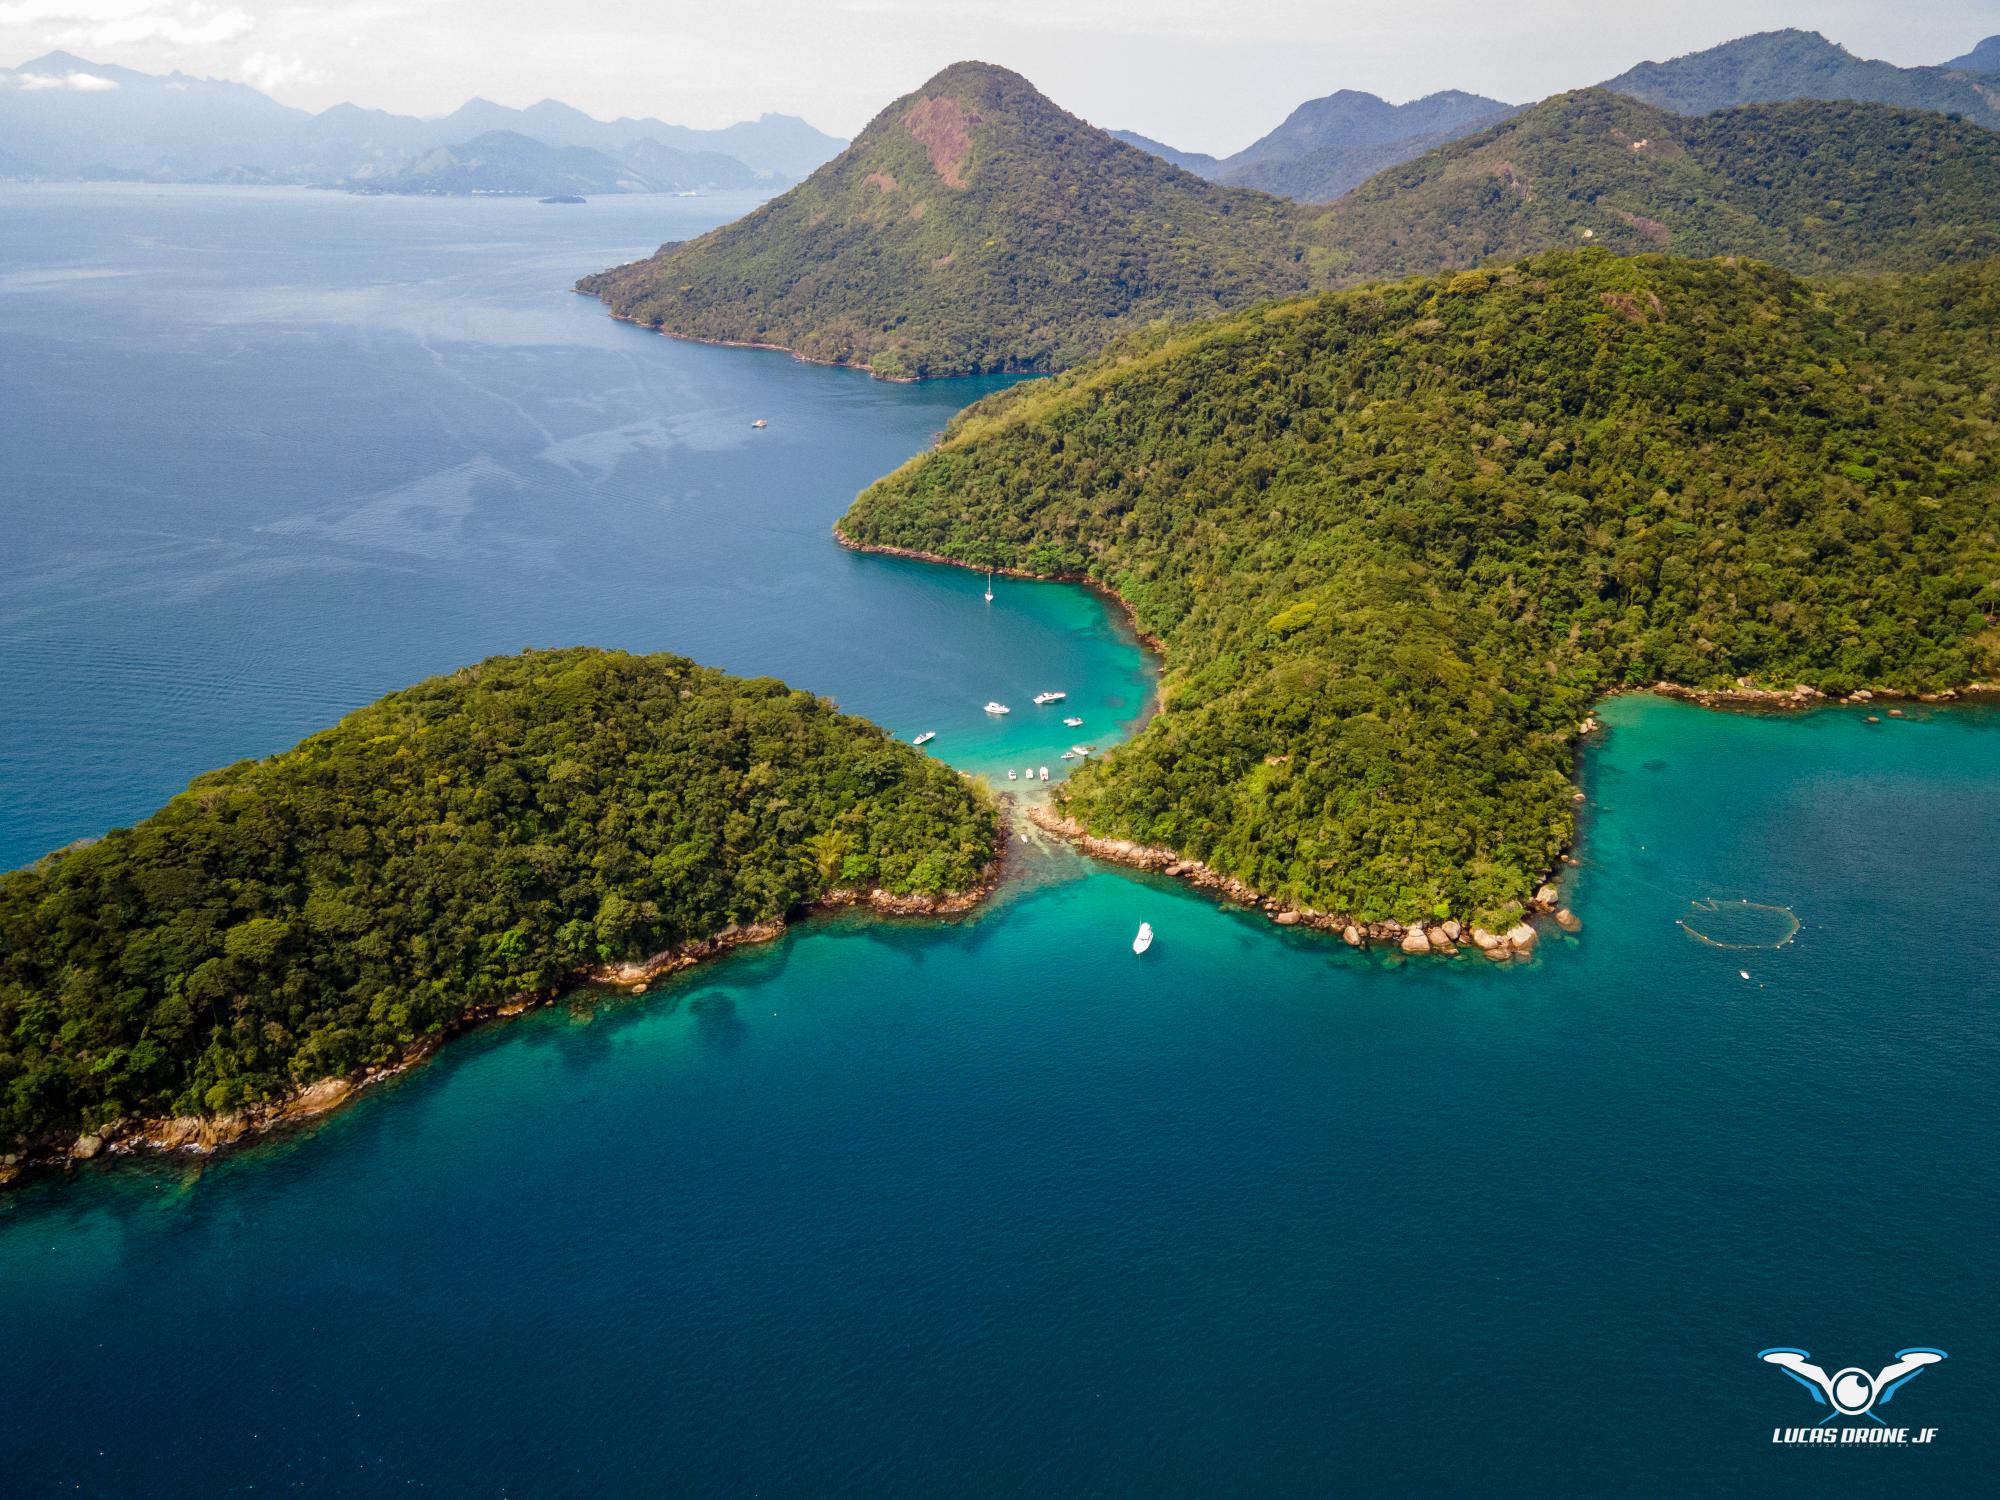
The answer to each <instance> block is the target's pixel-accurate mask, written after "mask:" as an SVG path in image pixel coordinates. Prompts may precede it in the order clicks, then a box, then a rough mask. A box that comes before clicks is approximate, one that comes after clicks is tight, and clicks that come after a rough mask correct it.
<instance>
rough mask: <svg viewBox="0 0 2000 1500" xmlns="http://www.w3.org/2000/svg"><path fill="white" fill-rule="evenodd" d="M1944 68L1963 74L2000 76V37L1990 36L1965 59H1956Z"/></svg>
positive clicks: (1967, 54)
mask: <svg viewBox="0 0 2000 1500" xmlns="http://www.w3.org/2000/svg"><path fill="white" fill-rule="evenodd" d="M1944 66H1945V67H1947V68H1956V69H1958V71H1959V72H1961V73H1978V74H1981V75H1982V76H1983V75H1987V74H1994V75H2000V36H1989V37H1988V38H1987V39H1986V40H1985V41H1983V42H1981V43H1980V44H1979V45H1978V46H1977V47H1974V48H1973V49H1972V50H1971V51H1970V52H1968V53H1966V54H1965V55H1964V56H1963V57H1954V58H1953V59H1952V60H1951V61H1950V62H1948V63H1946V64H1944Z"/></svg>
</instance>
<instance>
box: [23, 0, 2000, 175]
mask: <svg viewBox="0 0 2000 1500" xmlns="http://www.w3.org/2000/svg"><path fill="white" fill-rule="evenodd" d="M1912 11H1914V12H1915V13H1912ZM565 16H566V17H567V18H568V19H567V21H566V22H557V21H553V20H551V19H550V18H549V16H548V14H547V12H546V9H545V8H544V7H541V6H537V5H533V4H529V3H525V0H477V3H475V0H332V3H321V4H292V3H285V4H265V3H258V0H240V3H234V4H231V3H226V0H225V3H205V0H177V3H157V0H0V56H4V57H7V58H10V59H12V60H13V61H14V62H24V61H27V60H30V59H32V58H34V57H38V56H40V55H42V54H44V53H46V52H49V51H53V50H64V51H69V52H73V53H76V54H78V55H79V56H83V57H86V58H88V59H90V60H91V61H93V62H97V63H103V64H109V65H116V66H121V67H129V68H136V69H139V70H142V71H145V72H151V73H164V72H171V71H174V70H176V69H178V70H180V71H182V72H186V73H189V74H194V75H198V76H207V77H217V78H233V79H237V80H239V81H242V82H246V83H250V84H252V85H254V86H256V87H258V88H261V89H263V90H264V91H265V92H267V93H269V94H271V95H272V96H273V97H274V98H277V99H279V100H281V101H283V102H284V103H287V104H291V105H295V106H297V107H300V108H304V109H310V110H315V111H317V110H320V109H324V108H326V107H327V106H329V105H332V104H338V103H353V104H358V105H362V106H366V107H372V108H381V109H389V110H393V111H395V112H397V113H401V114H415V115H423V116H428V117H436V116H439V115H444V114H449V113H450V112H451V111H452V110H454V109H456V108H457V107H458V106H459V105H461V104H463V103H464V102H465V101H466V100H467V99H469V98H473V97H475V96H476V97H481V98H485V99H490V100H493V101H495V102H497V103H501V104H508V105H515V106H526V105H530V104H534V103H536V102H538V101H539V100H542V99H550V98H553V99H559V100H561V101H563V102H564V103H566V104H571V105H574V106H576V107H577V108H579V109H582V110H585V111H586V112H588V113H590V114H592V115H595V116H597V117H598V118H600V119H611V118H616V117H618V116H620V115H635V116H646V115H651V116H656V117H658V118H660V119H663V120H667V121H670V122H673V123H677V124H685V125H692V126H698V127H714V126H719V125H724V124H728V123H731V122H732V121H735V120H743V119H754V118H756V117H757V116H758V115H761V114H765V113H772V112H775V113H782V114H791V115H800V116H803V117H804V118H805V119H807V120H809V121H811V122H812V123H813V124H814V125H816V126H818V127H819V128H821V129H822V130H827V131H831V132H834V133H836V134H839V135H844V136H852V135H854V134H855V133H856V132H858V131H859V130H860V129H861V128H862V126H864V125H865V124H866V123H867V122H868V120H869V119H870V118H872V117H873V115H874V114H875V113H876V112H877V111H878V110H879V109H880V108H881V107H882V106H883V105H884V104H886V103H887V102H888V101H889V100H891V99H893V98H895V97H897V96H898V95H900V94H902V93H905V92H907V91H908V90H910V89H911V88H914V87H915V86H916V85H917V84H919V83H921V82H922V81H923V80H924V79H926V78H928V77H930V76H931V75H932V74H933V73H935V72H937V71H938V69H940V68H942V67H944V66H946V65H947V64H949V63H952V62H955V61H959V60H961V59H964V58H980V59H983V60H985V61H988V62H994V63H999V64H1001V65H1003V66H1006V67H1009V68H1013V69H1015V70H1016V71H1018V72H1021V73H1023V74H1025V75H1026V76H1027V77H1029V78H1031V79H1032V80H1033V81H1034V82H1035V83H1036V84H1037V85H1038V86H1040V87H1041V88H1042V89H1043V90H1044V91H1045V92H1047V93H1048V94H1049V95H1050V97H1052V98H1053V99H1055V100H1056V101H1057V102H1058V103H1059V104H1061V105H1063V106H1064V107H1065V108H1067V109H1069V110H1071V111H1073V112H1074V113H1077V114H1079V115H1082V116H1083V117H1085V118H1086V119H1089V120H1090V121H1092V123H1094V124H1097V125H1101V126H1104V127H1106V128H1111V129H1130V130H1137V131H1141V132H1143V133H1144V134H1146V135H1149V136H1153V137H1155V138H1157V139H1159V140H1163V141H1166V142H1168V143H1169V144H1171V145H1174V146H1177V147H1180V148H1182V149H1184V150H1191V151H1209V152H1213V153H1215V154H1217V155H1224V154H1227V153H1229V152H1232V151H1234V150H1237V149H1239V148H1241V147H1242V146H1244V145H1247V144H1248V143H1249V142H1250V141H1251V140H1253V139H1255V138H1256V137H1257V136H1259V135H1261V134H1263V133H1264V132H1265V131H1266V130H1268V129H1269V128H1270V127H1271V126H1273V125H1275V124H1276V123H1277V122H1278V121H1279V120H1280V119H1282V118H1283V117H1284V115H1285V114H1286V113H1287V112H1289V111H1290V109H1291V108H1292V107H1293V106H1295V105H1296V104H1298V103H1299V102H1301V101H1303V100H1305V99H1309V98H1316V97H1319V96H1322V95H1325V94H1329V93H1332V92H1333V91H1335V90H1336V89H1342V88H1351V89H1360V90H1366V91H1368V92H1371V93H1377V94H1381V95H1383V96H1384V97H1385V98H1388V99H1391V100H1394V101H1397V102H1401V101H1403V100H1406V99H1411V98H1416V97H1419V96H1422V95H1424V94H1429V93H1434V92H1437V91H1438V90H1441V89H1464V90H1466V91H1468V92H1473V93H1480V94H1488V95H1492V96H1494V97H1496V98H1500V99H1505V100H1508V101H1509V102H1516V103H1519V102H1526V101H1528V100H1532V99H1536V98H1541V97H1544V96H1545V95H1548V94H1551V93H1555V92H1558V91H1560V90H1562V89H1565V88H1574V87H1580V86H1582V85H1585V84H1589V83H1594V82H1598V81H1600V80H1602V79H1604V78H1608V77H1611V76H1613V75H1615V74H1617V73H1620V72H1622V71H1624V70H1625V69H1626V68H1628V67H1630V66H1631V65H1633V64H1634V63H1637V62H1640V61H1642V60H1645V59H1648V58H1652V59H1663V58H1667V57H1672V56H1676V55H1679V54H1681V53H1685V52H1691V51H1699V50H1702V49H1703V48H1707V47H1712V46H1714V45H1716V44H1718V43H1720V42H1724V41H1727V40H1729V39H1731V38H1733V37H1738V36H1743V35H1746V34H1749V33H1752V32H1758V31H1771V30H1777V29H1780V28H1784V27H1795V28H1798V29H1801V30H1808V31H1819V32H1822V33H1824V34H1825V35H1826V36H1827V37H1828V38H1829V39H1830V40H1832V41H1835V42H1838V43H1840V44H1841V45H1843V46H1845V47H1846V48H1848V50H1849V51H1851V52H1853V53H1855V54H1856V55H1858V56H1863V57H1880V58H1883V59H1885V60H1887V61H1889V62H1893V63H1898V64H1901V65H1904V66H1915V65H1919V64H1931V63H1937V62H1941V61H1943V60H1944V59H1946V58H1949V57H1954V56H1957V55H1958V54H1960V53H1963V52H1965V51H1967V50H1969V49H1970V48H1971V47H1972V46H1973V45H1974V44H1975V43H1977V42H1978V41H1979V40H1981V39H1982V38H1983V37H1985V36H1988V35H1991V34H1993V33H1995V32H2000V0H1938V3H1933V4H1924V5H1921V6H1918V7H1913V8H1907V9H1901V10H1891V9H1888V8H1885V7H1883V6H1881V5H1880V4H1879V3H1867V0H1736V3H1726V0H1688V3H1685V4H1683V5H1681V6H1678V7H1676V8H1674V9H1673V10H1672V11H1671V12H1670V13H1664V14H1663V13H1645V14H1625V13H1620V12H1616V11H1613V10H1610V9H1609V8H1607V7H1604V6H1602V5H1601V4H1596V3H1586V0H1524V3H1523V4H1522V5H1520V6H1517V7H1513V8H1502V7H1495V6H1493V5H1491V4H1488V3H1472V0H1410V3H1409V4H1406V5H1402V6H1399V7H1395V8H1385V7H1382V6H1380V5H1372V4H1369V5H1364V4H1356V3H1349V0H1326V3H1317V4H1316V3H1312V0H1243V3H1239V4H1236V5H1233V6H1231V7H1229V8H1228V9H1227V11H1226V12H1225V10H1224V7H1222V6H1220V5H1218V4H1215V3H1213V0H1150V3H1141V0H929V3H926V0H824V3H819V4H814V3H810V0H756V3H747V4H742V5H738V6H735V7H730V8H724V7H718V6H714V5H712V4H701V5H693V4H685V3H669V4H664V5H661V4H653V5H641V4H639V3H637V0H584V3H581V4H578V5H575V6H572V7H569V8H568V9H567V11H566V12H565Z"/></svg>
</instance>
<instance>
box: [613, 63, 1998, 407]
mask: <svg viewBox="0 0 2000 1500" xmlns="http://www.w3.org/2000/svg"><path fill="white" fill-rule="evenodd" d="M1955 76H1963V75H1955ZM1355 113H1356V114H1358V115H1359V116H1360V117H1362V118H1367V117H1368V116H1370V115H1375V117H1376V118H1378V119H1379V118H1380V116H1379V115H1376V114H1375V112H1374V111H1371V110H1368V109H1367V108H1366V107H1363V108H1361V109H1360V110H1358V111H1356V112H1355ZM1350 118H1352V116H1350ZM1343 128H1346V127H1343ZM1385 128H1386V129H1393V126H1388V127H1385ZM1585 245H1596V246H1602V247H1605V248H1607V249H1612V250H1617V251H1621V252H1625V253H1633V252H1641V251H1648V250H1665V249H1671V250H1673V251H1675V252H1677V253H1682V254H1688V255H1725V254H1736V255H1747V256H1755V257H1758V258H1761V259H1765V260H1770V261H1773V262H1775V263H1777V264H1780V265H1783V266H1786V267H1789V268H1792V269H1795V270H1806V271H1830V270H1860V269H1885V270H1887V269H1911V270H1914V269H1921V268H1924V267H1929V266H1935V265H1940V264H1945V263H1948V262H1952V261H1957V260H1964V259H1968V258H1975V257H1979V256H1986V255H1993V254H1996V253H2000V134H1996V133H1995V132H1993V131H1989V130H1986V129H1983V128H1981V127H1980V126H1977V125H1974V124H1972V123H1970V122H1969V121H1967V120H1965V119H1964V118H1962V117H1961V118H1958V119H1952V118H1949V117H1947V116H1945V115H1942V114H1938V113H1935V112H1931V111H1924V110H1915V109H1907V108H1901V107H1898V106H1895V105H1885V104H1875V103H1857V102H1852V101H1846V100H1794V101H1789V102H1783V103H1773V104H1755V105H1749V106H1744V107H1741V108H1737V109H1731V110H1725V111H1720V112H1718V113H1715V114H1711V115H1707V116H1704V117H1699V118H1696V117H1690V116H1686V115H1679V114H1674V113H1672V112H1670V111H1667V110H1665V109H1662V108H1659V107H1657V106H1655V105H1650V104H1647V103H1645V102H1643V101H1641V100H1638V99H1633V98H1630V97H1628V96H1625V95H1621V94H1615V93H1612V92H1610V91H1608V90H1605V89H1583V90H1579V91H1577V92H1575V93H1572V94H1564V95H1558V96H1556V97H1555V98H1553V99H1547V100H1544V101H1542V102H1541V103H1540V104H1537V105H1533V106H1531V107H1529V108H1527V109H1524V110H1520V111H1516V112H1513V113H1510V114H1508V115H1507V116H1506V118H1504V119H1502V120H1501V121H1500V122H1499V123H1498V124H1495V125H1491V126H1488V127H1487V128H1486V129H1485V130H1482V131H1477V132H1475V133H1474V134H1472V135H1470V136H1468V137H1465V138H1463V139H1460V140H1456V141H1453V142H1450V143H1449V144H1447V145H1444V146H1442V147H1439V148H1437V149H1434V150H1432V151H1430V152H1428V153H1426V154H1425V155H1423V156H1422V157H1420V158H1418V159H1417V160H1415V161H1412V162H1406V163H1401V164H1399V165H1397V166H1394V167H1391V168H1389V169H1388V170H1387V171H1384V172H1381V173H1378V174H1377V175H1376V176H1374V177H1373V178H1371V179H1369V181H1368V182H1367V183H1365V184H1363V185H1362V186H1361V187H1359V188H1357V189H1356V190H1354V191H1353V192H1351V193H1349V194H1347V195H1345V196H1344V197H1342V198H1341V199H1340V200H1339V201H1338V202H1336V203H1334V204H1332V205H1329V206H1326V207H1319V208H1313V207H1307V206H1304V205H1300V204H1294V203H1288V202H1285V201H1284V200H1282V199H1279V198H1274V197H1271V196H1269V195H1267V194H1264V193H1259V192H1254V191H1250V190H1247V189H1242V188H1230V187H1225V186H1222V185H1220V184H1217V183H1212V182H1207V181H1204V180H1203V179H1202V178H1200V177H1197V176H1195V175H1194V174H1192V173H1189V172H1185V171H1182V170H1181V169H1179V168H1177V167H1175V166H1173V165H1171V164H1170V163H1168V162H1165V161H1161V160H1159V159H1158V158H1157V157H1155V156H1152V155H1149V154H1147V153H1146V152H1143V151H1141V150H1139V149H1137V148H1135V147H1133V146H1131V145H1129V144H1127V143H1125V142H1123V141H1119V140H1117V139H1115V138H1113V137H1112V136H1111V135H1109V134H1108V133H1106V132H1104V131H1101V130H1098V129H1096V128H1095V127H1093V126H1091V125H1088V124H1086V123H1085V122H1084V121H1082V120H1079V119H1077V118H1076V117H1075V116H1074V115H1071V114H1069V113H1067V112H1066V111H1064V110H1062V109H1060V108H1058V107H1057V106H1056V105H1055V104H1053V103H1051V102H1050V101H1049V100H1048V99H1047V98H1045V97H1044V96H1043V95H1042V94H1040V93H1039V92H1037V91H1036V89H1035V88H1034V86H1033V85H1032V84H1030V83H1029V82H1028V81H1027V80H1026V79H1024V78H1022V77H1020V76H1019V75H1017V74H1014V73H1010V72H1008V71H1007V70H1006V69H1004V68H997V67H994V66H992V65H990V64H986V63H959V64H956V65H954V66H952V67H950V68H947V69H945V71H944V72H942V73H940V74H938V75H937V76H936V77H934V78H932V79H931V80H930V81H929V82H927V83H925V84H924V85H923V86H922V87H921V88H919V89H918V90H917V91H916V92H914V93H911V94H908V95H905V96H904V97H903V98H901V99H898V100H897V101H896V102H895V103H893V104H891V105H890V106H889V108H888V109H886V110H885V111H883V112H882V114H880V115H878V116H877V117H876V119H875V120H874V121H873V122H872V123H871V124H870V125H869V126H868V128H867V129H866V130H864V131H863V132H862V133H861V135H860V136H858V137H857V138H856V139H855V141H854V144H853V145H851V146H850V147H848V149H847V150H846V151H844V152H842V153H841V154H840V155H839V156H838V157H836V158H835V159H834V160H833V161H831V162H829V163H827V164H826V165H825V166H823V167H821V168H820V169H819V170H818V171H817V172H815V173H814V174H813V175H812V176H811V177H810V178H808V179H807V180H806V181H805V182H803V183H801V184H800V185H799V186H797V187H795V188H793V189H791V190H790V191H789V192H787V193H785V194H783V195H782V196H780V197H778V198H775V199H773V200H772V201H771V202H769V203H766V204H764V205H763V206H762V207H760V208H758V209H757V210H756V211H755V212H753V213H751V214H749V215H748V216H746V217H744V218H742V219H739V220H737V221H736V222H735V223H733V224H728V225H724V226H723V227H722V228H720V229H717V230H714V231H712V232H710V233H708V234H705V235H703V236H701V237H700V238H699V239H695V240H691V241H688V242H686V243H684V244H674V245H666V246H663V247H662V248H661V249H660V251H659V252H658V253H657V254H655V255H653V256H652V257H650V258H649V259H647V260H643V261H637V262H634V263H632V264H629V265H625V266H621V267H617V268H614V269H612V270H609V271H606V272H603V273H601V274H599V275H596V276H588V277H585V278H584V279H583V281H582V282H581V283H580V284H579V285H580V289H581V290H584V291H587V292H591V293H594V294H596V295H597V296H599V297H601V298H603V299H604V301H605V302H606V303H607V304H608V305H609V306H610V307H611V309H612V311H613V312H615V313H617V314H618V315H619V316H621V317H626V318H630V319H632V320H634V321H636V322H640V323H644V324H648V325H650V326H653V327H657V328H661V329H663V330H665V331H667V332H671V333H677V334H682V335H686V336H690V337H694V338H702V339H712V340H719V341H727V342H735V343H749V344H767V345H776V346H780V347H783V348H786V349H790V350H793V351H796V352H797V353H799V354H801V355H804V356H805V357H807V358H810V359H817V360H827V361H833V362H836V363H846V364H856V365H865V366H867V367H868V368H870V369H872V370H873V371H875V373H877V374H878V375H884V376H890V377H899V378H900V377H921V376H932V375H951V374H968V373H979V372H989V371H1010V370H1049V369H1057V368H1061V367H1063V366H1065V365H1068V364H1072V363H1074V362H1075V361H1076V360H1077V359H1078V358H1079V356H1080V355H1081V354H1082V353H1084V352H1087V351H1091V350H1095V349H1097V348H1101V347H1102V346H1103V345H1105V344H1106V343H1109V342H1111V341H1112V340H1114V339H1116V338H1117V337H1119V336H1120V335H1121V334H1124V333H1127V332H1130V331H1133V330H1136V329H1139V328H1142V327H1145V326H1147V325H1149V324H1153V323H1155V322H1157V321H1158V320H1161V319H1169V318H1184V317H1187V316H1190V315H1194V314H1200V313H1205V312H1213V311H1216V310H1219V309H1229V308H1233V307H1240V306H1243V305H1245V304H1248V303H1251V302H1255V301H1258V300H1260V299H1263V298H1268V297H1278V296H1285V295H1289V294H1291V293H1295V292H1299V291H1304V290H1311V289H1316V288H1324V287H1336V286H1346V285H1352V284H1354V283H1356V282H1360V281H1364V280H1369V279H1374V278H1379V277H1383V276H1393V275H1402V274H1406V273H1412V272H1419V271H1434V270H1442V269H1451V268H1458V267H1466V266H1474V265H1478V264H1480V263H1482V262H1484V261H1488V260H1490V259H1493V258H1495V257H1503V256H1517V255H1522V254H1526V253H1530V252H1533V251H1537V250H1547V249H1562V248H1570V247H1577V246H1585Z"/></svg>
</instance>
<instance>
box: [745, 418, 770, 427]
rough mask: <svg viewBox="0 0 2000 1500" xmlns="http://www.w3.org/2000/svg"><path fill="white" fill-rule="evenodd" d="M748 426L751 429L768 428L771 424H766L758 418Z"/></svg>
mask: <svg viewBox="0 0 2000 1500" xmlns="http://www.w3.org/2000/svg"><path fill="white" fill-rule="evenodd" d="M750 425H751V426H752V427H769V426H770V425H771V424H770V423H769V422H766V421H765V420H764V419H763V418H762V417H759V418H758V419H757V420H756V421H754V422H752V423H751V424H750Z"/></svg>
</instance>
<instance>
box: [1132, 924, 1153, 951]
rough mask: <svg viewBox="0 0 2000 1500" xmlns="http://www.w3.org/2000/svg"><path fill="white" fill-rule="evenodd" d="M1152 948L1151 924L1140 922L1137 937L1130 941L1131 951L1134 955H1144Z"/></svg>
mask: <svg viewBox="0 0 2000 1500" xmlns="http://www.w3.org/2000/svg"><path fill="white" fill-rule="evenodd" d="M1152 946H1153V924H1152V923H1151V922H1141V923H1140V924H1139V935H1138V936H1137V937H1135V938H1133V939H1132V951H1133V952H1134V953H1144V952H1145V951H1146V950H1147V949H1148V948H1150V947H1152Z"/></svg>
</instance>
